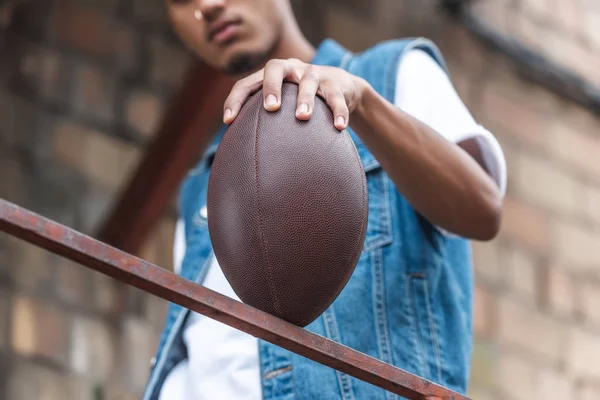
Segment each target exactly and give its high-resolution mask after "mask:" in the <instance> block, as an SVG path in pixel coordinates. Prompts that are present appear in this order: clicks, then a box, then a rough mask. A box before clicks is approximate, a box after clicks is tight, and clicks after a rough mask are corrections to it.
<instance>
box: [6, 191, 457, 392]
mask: <svg viewBox="0 0 600 400" xmlns="http://www.w3.org/2000/svg"><path fill="white" fill-rule="evenodd" d="M0 231H3V232H6V233H8V234H9V235H12V236H15V237H17V238H20V239H22V240H25V241H27V242H29V243H32V244H34V245H36V246H39V247H41V248H44V249H46V250H48V251H51V252H53V253H55V254H58V255H60V256H63V257H66V258H68V259H70V260H72V261H75V262H77V263H80V264H81V265H83V266H86V267H88V268H91V269H94V270H96V271H99V272H101V273H103V274H106V275H108V276H110V277H112V278H114V279H116V280H118V281H121V282H123V283H126V284H128V285H132V286H135V287H138V288H140V289H142V290H144V291H146V292H148V293H150V294H153V295H155V296H158V297H160V298H163V299H165V300H168V301H170V302H173V303H176V304H179V305H181V306H183V307H187V308H189V309H190V310H193V311H195V312H198V313H200V314H203V315H205V316H207V317H210V318H213V319H215V320H217V321H220V322H222V323H224V324H227V325H229V326H232V327H234V328H236V329H239V330H241V331H244V332H246V333H249V334H251V335H254V336H256V337H259V338H261V339H264V340H266V341H268V342H271V343H274V344H276V345H278V346H281V347H283V348H285V349H287V350H290V351H293V352H294V353H297V354H300V355H302V356H304V357H307V358H310V359H311V360H313V361H316V362H319V363H321V364H324V365H326V366H328V367H331V368H334V369H336V370H339V371H342V372H344V373H346V374H348V375H351V376H354V377H356V378H358V379H361V380H363V381H365V382H369V383H371V384H373V385H376V386H379V387H381V388H383V389H385V390H388V391H390V392H392V393H396V394H398V395H401V396H404V397H406V398H408V399H411V400H442V399H444V400H468V398H467V397H465V396H463V395H461V394H459V393H456V392H454V391H451V390H449V389H447V388H444V387H442V386H440V385H437V384H435V383H433V382H430V381H428V380H426V379H423V378H421V377H419V376H416V375H413V374H411V373H409V372H407V371H403V370H401V369H399V368H396V367H394V366H392V365H390V364H387V363H384V362H382V361H380V360H377V359H375V358H373V357H370V356H367V355H365V354H363V353H360V352H358V351H356V350H353V349H351V348H349V347H346V346H343V345H341V344H339V343H336V342H333V341H331V340H329V339H326V338H324V337H322V336H319V335H315V334H313V333H311V332H309V331H307V330H305V329H302V328H300V327H298V326H295V325H292V324H290V323H288V322H286V321H283V320H281V319H279V318H276V317H274V316H272V315H269V314H267V313H264V312H262V311H260V310H257V309H255V308H252V307H250V306H248V305H245V304H243V303H241V302H239V301H236V300H233V299H231V298H229V297H227V296H224V295H222V294H220V293H217V292H214V291H212V290H210V289H207V288H205V287H203V286H200V285H197V284H195V283H193V282H191V281H189V280H186V279H184V278H181V277H180V276H178V275H175V274H173V273H171V272H169V271H166V270H164V269H162V268H160V267H158V266H156V265H154V264H151V263H149V262H147V261H144V260H142V259H140V258H137V257H134V256H132V255H130V254H127V253H125V252H123V251H120V250H117V249H115V248H113V247H110V246H108V245H106V244H104V243H102V242H99V241H98V240H95V239H93V238H91V237H89V236H86V235H83V234H81V233H79V232H77V231H75V230H73V229H70V228H68V227H65V226H63V225H60V224H58V223H56V222H54V221H51V220H48V219H46V218H44V217H42V216H40V215H37V214H35V213H33V212H31V211H28V210H26V209H23V208H21V207H19V206H17V205H15V204H12V203H9V202H7V201H5V200H2V199H0Z"/></svg>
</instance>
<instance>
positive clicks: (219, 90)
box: [98, 62, 233, 254]
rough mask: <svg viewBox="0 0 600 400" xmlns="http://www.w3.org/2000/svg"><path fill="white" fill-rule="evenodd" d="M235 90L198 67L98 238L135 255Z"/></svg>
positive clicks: (228, 81)
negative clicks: (226, 100)
mask: <svg viewBox="0 0 600 400" xmlns="http://www.w3.org/2000/svg"><path fill="white" fill-rule="evenodd" d="M232 85H233V81H232V80H231V78H228V77H226V76H224V75H222V74H220V73H218V72H216V71H215V70H213V69H211V68H209V67H207V66H206V65H204V64H202V63H200V62H198V63H196V64H195V65H194V66H193V67H192V69H191V71H190V73H189V75H188V77H187V79H186V80H185V81H184V84H183V85H182V87H181V89H180V91H179V93H178V94H177V96H176V97H175V99H174V101H172V103H171V105H170V107H169V109H168V110H167V112H166V113H165V116H164V118H163V122H162V124H161V127H160V129H159V131H158V132H157V133H156V135H155V136H154V137H153V139H152V141H151V142H150V144H149V145H148V147H147V149H146V151H145V153H144V155H143V158H142V160H141V162H140V163H139V165H138V166H137V169H136V170H135V172H134V173H133V175H132V177H131V178H130V181H129V183H128V185H127V186H126V187H125V189H124V190H123V191H122V193H121V194H120V197H119V198H118V200H117V201H116V202H115V203H114V207H113V209H112V212H111V213H110V214H109V216H108V218H107V219H106V221H105V223H104V225H103V226H102V228H101V230H100V232H99V234H98V238H99V239H100V240H101V241H103V242H105V243H108V244H110V245H112V246H115V247H118V248H120V249H122V250H124V251H127V252H128V253H133V254H136V253H137V252H138V251H139V250H140V247H141V246H142V245H143V243H144V241H145V239H146V237H147V236H148V234H149V233H150V231H151V230H152V227H153V226H154V224H155V223H156V222H157V221H158V220H159V218H160V217H161V215H162V213H163V212H164V210H165V208H166V206H167V205H168V204H169V202H170V201H171V199H172V198H173V195H174V194H175V192H176V190H177V187H178V186H179V183H180V182H181V180H182V179H183V177H184V176H185V174H186V173H187V171H188V170H189V168H190V167H191V166H192V163H193V161H194V160H195V159H196V157H197V156H198V155H199V154H201V152H203V151H204V149H205V148H206V147H207V146H208V144H209V142H210V140H211V138H212V136H213V135H214V133H215V130H216V127H217V124H218V123H219V121H220V120H221V118H222V112H223V111H222V110H223V103H224V101H225V98H226V97H227V94H228V93H229V90H230V89H231V87H232Z"/></svg>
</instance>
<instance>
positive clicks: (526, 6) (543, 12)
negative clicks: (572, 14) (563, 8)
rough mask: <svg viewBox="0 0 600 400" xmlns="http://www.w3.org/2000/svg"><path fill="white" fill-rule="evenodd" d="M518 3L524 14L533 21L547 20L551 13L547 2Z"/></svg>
mask: <svg viewBox="0 0 600 400" xmlns="http://www.w3.org/2000/svg"><path fill="white" fill-rule="evenodd" d="M520 3H521V7H522V9H523V10H524V11H525V13H526V14H529V15H531V16H532V17H535V19H543V20H547V19H549V17H550V16H551V15H552V12H553V10H552V7H551V3H550V1H549V0H520Z"/></svg>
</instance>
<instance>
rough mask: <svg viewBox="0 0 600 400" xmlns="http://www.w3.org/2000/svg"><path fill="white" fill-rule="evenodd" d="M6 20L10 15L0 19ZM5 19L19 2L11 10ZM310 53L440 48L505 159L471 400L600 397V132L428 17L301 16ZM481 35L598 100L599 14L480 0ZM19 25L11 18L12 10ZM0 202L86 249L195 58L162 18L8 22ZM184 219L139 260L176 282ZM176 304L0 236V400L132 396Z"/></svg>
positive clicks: (302, 2) (365, 12) (370, 6)
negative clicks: (508, 43) (487, 33)
mask: <svg viewBox="0 0 600 400" xmlns="http://www.w3.org/2000/svg"><path fill="white" fill-rule="evenodd" d="M0 4H3V3H0ZM4 5H5V6H6V5H7V2H4ZM295 6H296V9H297V12H298V16H299V18H300V21H301V24H302V27H303V29H304V31H305V33H306V34H307V36H308V37H309V39H310V40H312V41H313V42H314V43H315V44H316V43H318V41H319V40H321V39H322V38H324V37H333V38H335V39H337V40H338V41H340V42H341V43H342V44H344V45H346V46H347V47H348V48H350V49H351V50H356V51H358V50H361V49H363V48H366V47H368V46H370V45H372V44H374V43H375V42H377V41H380V40H384V39H390V38H395V37H403V36H426V37H428V38H430V39H432V40H434V41H435V42H436V43H437V44H438V45H439V46H440V48H441V49H442V51H443V53H444V55H445V57H446V59H447V62H448V64H449V68H450V72H451V76H452V79H453V81H454V83H455V85H456V87H457V89H458V91H459V93H460V95H461V97H462V98H463V100H464V101H465V103H466V104H467V105H468V106H469V108H470V109H471V111H472V112H473V114H474V115H475V117H476V118H477V119H478V121H479V122H480V123H481V124H483V125H484V126H486V127H487V128H488V129H490V130H491V131H493V132H494V133H495V134H496V135H497V137H498V139H499V141H500V142H501V144H502V146H503V149H504V152H505V154H506V158H507V162H508V169H509V178H508V193H507V198H506V202H505V216H504V223H503V227H502V231H501V234H500V235H499V237H498V238H497V239H495V240H494V241H493V242H491V243H485V244H481V243H475V244H474V251H475V258H476V262H475V264H476V265H475V268H476V304H475V307H476V318H475V321H474V329H475V333H476V342H475V348H474V355H473V362H472V380H471V388H470V395H471V396H472V397H473V398H474V399H482V400H492V399H493V400H500V399H515V400H519V399H531V398H552V399H554V398H556V399H581V400H591V399H599V398H600V363H599V362H598V360H599V359H600V119H599V118H598V116H597V115H594V114H593V113H592V112H591V111H589V109H587V108H586V107H583V106H580V105H578V104H576V103H575V102H572V101H571V100H568V99H567V98H565V97H564V96H562V95H560V94H557V92H554V91H551V90H549V89H548V88H547V87H546V86H544V85H541V84H538V83H535V82H532V81H531V79H529V78H525V77H523V74H522V72H523V68H522V66H521V64H520V63H519V62H516V61H514V60H513V59H511V58H510V57H508V56H506V55H504V54H503V53H502V52H499V51H497V50H495V49H494V48H492V47H490V46H488V45H486V44H485V43H484V42H482V41H480V40H479V39H477V37H476V36H475V35H473V34H472V33H470V32H469V31H468V30H467V29H466V28H465V27H464V26H463V25H462V24H461V23H457V22H454V21H453V19H452V18H451V17H450V16H449V14H448V12H446V11H444V10H443V9H442V8H441V7H440V5H439V2H436V1H433V0H370V1H366V0H331V1H322V0H297V1H295ZM471 7H472V10H473V13H474V15H475V16H477V18H478V19H479V20H480V21H482V22H483V24H484V26H485V27H487V28H489V29H493V30H494V31H495V32H497V33H499V34H501V35H504V37H507V38H510V39H511V40H512V41H516V42H517V43H521V44H523V45H524V46H526V48H528V49H531V50H535V51H537V52H539V54H541V55H543V56H544V57H545V58H547V59H548V60H551V61H552V62H555V63H556V64H557V65H560V66H563V67H565V68H568V69H569V70H571V71H573V72H574V73H575V74H576V75H577V76H578V77H580V78H583V79H585V80H586V81H587V82H589V83H592V84H596V85H600V3H599V2H597V1H596V0H480V1H475V2H473V4H472V6H471ZM11 10H12V12H9V11H11ZM0 32H1V33H0V197H2V198H5V199H7V200H10V201H13V202H16V203H18V204H20V205H22V206H25V207H27V208H30V209H32V210H34V211H36V212H38V213H41V214H42V215H44V216H47V217H50V218H52V219H55V220H57V221H59V222H61V223H63V224H66V225H68V226H70V227H73V228H75V229H78V230H80V231H83V232H85V233H89V234H93V233H95V232H96V229H97V228H98V226H99V223H100V221H102V219H103V217H104V216H105V215H106V212H107V211H108V209H109V207H110V205H111V203H112V201H113V200H114V199H115V196H117V194H118V193H119V191H120V189H122V187H123V185H124V184H126V183H127V177H128V176H129V174H130V172H131V171H132V167H134V166H135V165H136V162H137V161H138V160H139V157H140V154H141V153H142V152H143V149H144V147H145V145H146V143H147V142H148V140H149V139H150V137H151V135H152V134H153V132H154V131H155V129H156V128H157V124H158V123H159V122H160V119H161V115H162V113H163V110H164V109H165V107H166V104H168V101H169V99H170V98H171V95H172V94H173V92H174V90H175V89H176V88H177V85H178V84H179V83H180V82H181V79H182V78H183V75H184V73H185V71H186V69H187V67H188V65H189V64H190V60H191V59H192V56H191V55H190V54H188V53H187V51H186V50H185V49H184V48H183V46H182V45H181V44H180V43H179V41H178V40H177V39H176V37H175V36H174V35H173V33H172V32H171V30H170V28H169V26H168V23H167V21H166V18H165V12H164V5H163V3H162V2H161V0H70V1H68V0H51V1H35V0H33V1H27V0H25V1H19V2H16V3H14V5H13V6H8V7H5V8H4V11H3V12H2V13H0ZM175 217H176V213H175V209H174V207H171V208H170V209H169V210H167V211H166V212H165V215H164V218H163V219H162V221H161V223H160V224H159V225H158V226H157V227H156V229H155V230H154V232H153V233H152V235H151V237H150V239H149V240H148V242H147V243H146V245H145V247H144V250H143V252H142V254H141V257H143V258H145V259H147V260H149V261H152V262H155V263H157V264H159V265H161V266H163V267H165V268H169V269H170V268H172V248H171V245H172V235H173V230H174V221H175ZM165 311H166V303H165V302H163V301H162V300H159V299H156V298H154V297H152V296H147V295H144V294H143V293H141V292H139V291H138V290H136V289H133V288H127V287H124V286H123V285H120V284H117V283H116V282H114V281H112V280H111V279H109V278H107V277H105V276H103V275H101V274H98V273H95V272H91V271H88V270H87V269H84V268H81V267H78V266H74V265H73V264H72V263H70V262H68V261H66V260H64V259H61V258H59V257H55V256H53V255H50V254H49V253H46V252H44V251H41V250H38V249H37V248H35V247H32V246H30V245H28V244H24V243H21V242H18V241H16V240H13V239H10V238H9V237H8V236H7V235H0V399H8V400H29V399H44V400H54V399H81V400H88V399H89V400H92V399H93V400H99V399H105V400H129V399H136V398H139V396H140V394H141V392H142V390H143V387H144V385H145V382H146V378H147V375H148V372H149V362H150V358H151V357H152V356H153V355H154V351H155V349H156V345H157V341H158V335H159V333H160V330H161V328H162V323H163V317H164V313H165Z"/></svg>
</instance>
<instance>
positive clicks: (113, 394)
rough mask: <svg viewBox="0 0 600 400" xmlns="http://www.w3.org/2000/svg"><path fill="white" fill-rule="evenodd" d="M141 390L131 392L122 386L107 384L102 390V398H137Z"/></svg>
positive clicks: (118, 399)
mask: <svg viewBox="0 0 600 400" xmlns="http://www.w3.org/2000/svg"><path fill="white" fill-rule="evenodd" d="M141 395H142V392H138V393H137V394H135V393H131V392H129V391H127V390H125V389H123V388H122V387H115V386H107V387H106V390H105V391H104V397H103V399H104V400H139V399H140V397H141Z"/></svg>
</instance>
